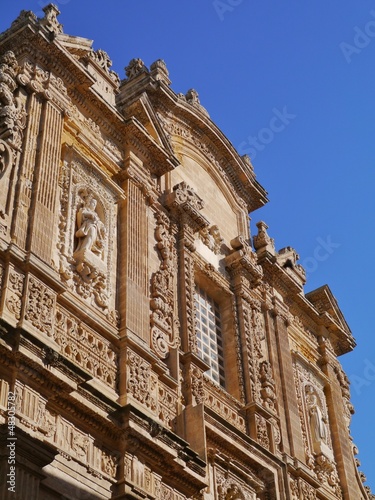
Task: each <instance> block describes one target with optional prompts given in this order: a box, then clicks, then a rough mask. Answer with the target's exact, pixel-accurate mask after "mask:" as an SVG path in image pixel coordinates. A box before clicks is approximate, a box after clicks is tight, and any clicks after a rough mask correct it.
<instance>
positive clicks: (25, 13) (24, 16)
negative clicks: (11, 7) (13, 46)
mask: <svg viewBox="0 0 375 500" xmlns="http://www.w3.org/2000/svg"><path fill="white" fill-rule="evenodd" d="M27 21H31V22H34V23H35V22H36V21H37V17H36V15H35V14H34V12H32V11H31V10H21V12H20V15H19V16H18V17H17V19H15V20H14V21H13V22H12V25H11V27H12V28H14V27H17V25H19V24H22V23H24V22H27Z"/></svg>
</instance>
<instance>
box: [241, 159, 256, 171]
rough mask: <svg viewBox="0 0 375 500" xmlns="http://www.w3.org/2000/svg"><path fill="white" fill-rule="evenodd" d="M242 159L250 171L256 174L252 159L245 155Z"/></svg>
mask: <svg viewBox="0 0 375 500" xmlns="http://www.w3.org/2000/svg"><path fill="white" fill-rule="evenodd" d="M241 158H242V160H243V162H244V163H245V165H246V166H247V167H249V169H250V170H251V171H252V172H254V167H253V164H252V163H251V158H250V156H249V155H243V156H241Z"/></svg>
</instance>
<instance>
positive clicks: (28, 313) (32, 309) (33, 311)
mask: <svg viewBox="0 0 375 500" xmlns="http://www.w3.org/2000/svg"><path fill="white" fill-rule="evenodd" d="M55 307H56V294H55V293H54V292H53V291H52V290H51V289H50V288H48V287H47V286H45V285H44V284H43V283H42V282H41V281H39V280H38V279H36V278H35V277H34V276H32V275H29V276H28V281H27V296H26V308H25V320H26V321H28V322H30V323H31V324H32V325H33V327H35V328H37V329H38V330H39V331H40V332H42V333H45V334H46V335H48V336H49V337H52V336H53V327H54V316H55Z"/></svg>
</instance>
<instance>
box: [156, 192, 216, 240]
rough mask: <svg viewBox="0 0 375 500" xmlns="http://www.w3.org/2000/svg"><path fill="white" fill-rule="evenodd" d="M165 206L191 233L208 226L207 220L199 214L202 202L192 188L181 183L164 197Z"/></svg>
mask: <svg viewBox="0 0 375 500" xmlns="http://www.w3.org/2000/svg"><path fill="white" fill-rule="evenodd" d="M166 205H167V207H168V208H169V209H170V210H171V212H172V213H174V214H175V215H176V216H177V218H184V222H186V223H188V224H189V226H190V227H191V229H192V231H193V232H196V231H199V230H200V229H203V228H205V227H207V226H209V222H208V220H207V219H206V218H205V217H204V216H203V215H202V214H201V213H200V210H202V208H203V207H204V202H203V200H202V198H200V196H198V195H197V193H196V192H195V191H194V189H193V188H191V187H190V186H188V185H187V184H186V182H181V183H180V184H177V185H176V186H174V188H173V192H172V193H170V194H168V195H167V197H166Z"/></svg>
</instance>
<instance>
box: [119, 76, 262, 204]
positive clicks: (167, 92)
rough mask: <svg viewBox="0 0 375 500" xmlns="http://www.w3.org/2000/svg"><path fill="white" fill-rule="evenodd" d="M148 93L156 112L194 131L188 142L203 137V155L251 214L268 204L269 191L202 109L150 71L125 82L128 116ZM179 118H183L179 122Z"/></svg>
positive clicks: (122, 98) (122, 99)
mask: <svg viewBox="0 0 375 500" xmlns="http://www.w3.org/2000/svg"><path fill="white" fill-rule="evenodd" d="M145 92H146V93H147V95H148V97H149V99H150V102H151V103H152V104H153V105H154V108H155V110H157V111H158V112H159V113H160V114H161V115H163V117H164V119H166V116H168V114H172V115H173V117H174V118H173V119H174V121H180V129H181V130H183V129H184V128H185V130H186V131H187V130H193V131H194V132H193V133H192V134H191V137H190V139H189V137H188V136H186V134H185V135H184V139H185V140H188V141H189V140H191V141H193V138H194V139H195V140H197V139H198V137H199V138H200V139H201V140H202V142H204V144H205V148H204V149H203V150H202V148H198V149H200V151H201V153H203V154H206V155H207V154H209V158H208V159H209V161H210V162H211V163H212V161H214V163H215V164H216V168H218V169H219V170H221V172H222V173H224V174H226V175H227V177H228V180H229V182H230V184H231V186H232V188H233V190H234V192H235V193H236V194H237V196H239V197H241V198H242V199H243V200H244V201H245V203H246V205H247V209H248V211H249V212H250V211H253V210H256V209H257V208H260V207H261V206H263V205H264V204H265V203H266V202H267V198H266V191H265V190H264V189H263V188H262V187H261V185H260V184H259V183H258V182H257V181H256V179H255V174H254V172H253V171H252V168H251V166H250V164H249V162H248V161H246V160H245V159H243V158H241V157H240V156H239V155H238V153H237V152H236V150H235V149H234V147H233V146H232V144H231V143H230V141H229V140H228V139H227V138H226V137H225V136H224V134H223V133H222V132H221V131H220V130H219V129H218V127H217V126H216V125H215V124H214V123H213V122H212V121H211V119H210V118H209V117H208V115H207V113H206V112H203V111H202V109H201V107H200V106H197V105H193V104H191V102H190V101H187V100H186V98H182V97H181V95H177V94H176V93H175V92H173V91H172V90H171V89H170V88H169V86H168V85H166V84H165V83H164V82H162V81H155V80H154V79H153V77H152V75H151V74H150V73H149V72H148V71H143V72H141V73H139V75H138V76H136V77H135V79H133V80H126V81H124V82H123V83H122V86H121V87H120V94H119V97H118V102H119V105H120V107H122V108H123V109H124V110H125V113H126V107H127V106H128V105H130V106H133V105H134V102H135V101H136V100H137V99H140V98H141V96H142V95H143V94H144V93H145ZM176 117H179V120H177V118H176ZM164 128H165V127H164ZM172 135H176V134H172ZM192 144H193V145H194V146H195V147H196V142H194V141H193V142H192Z"/></svg>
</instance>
